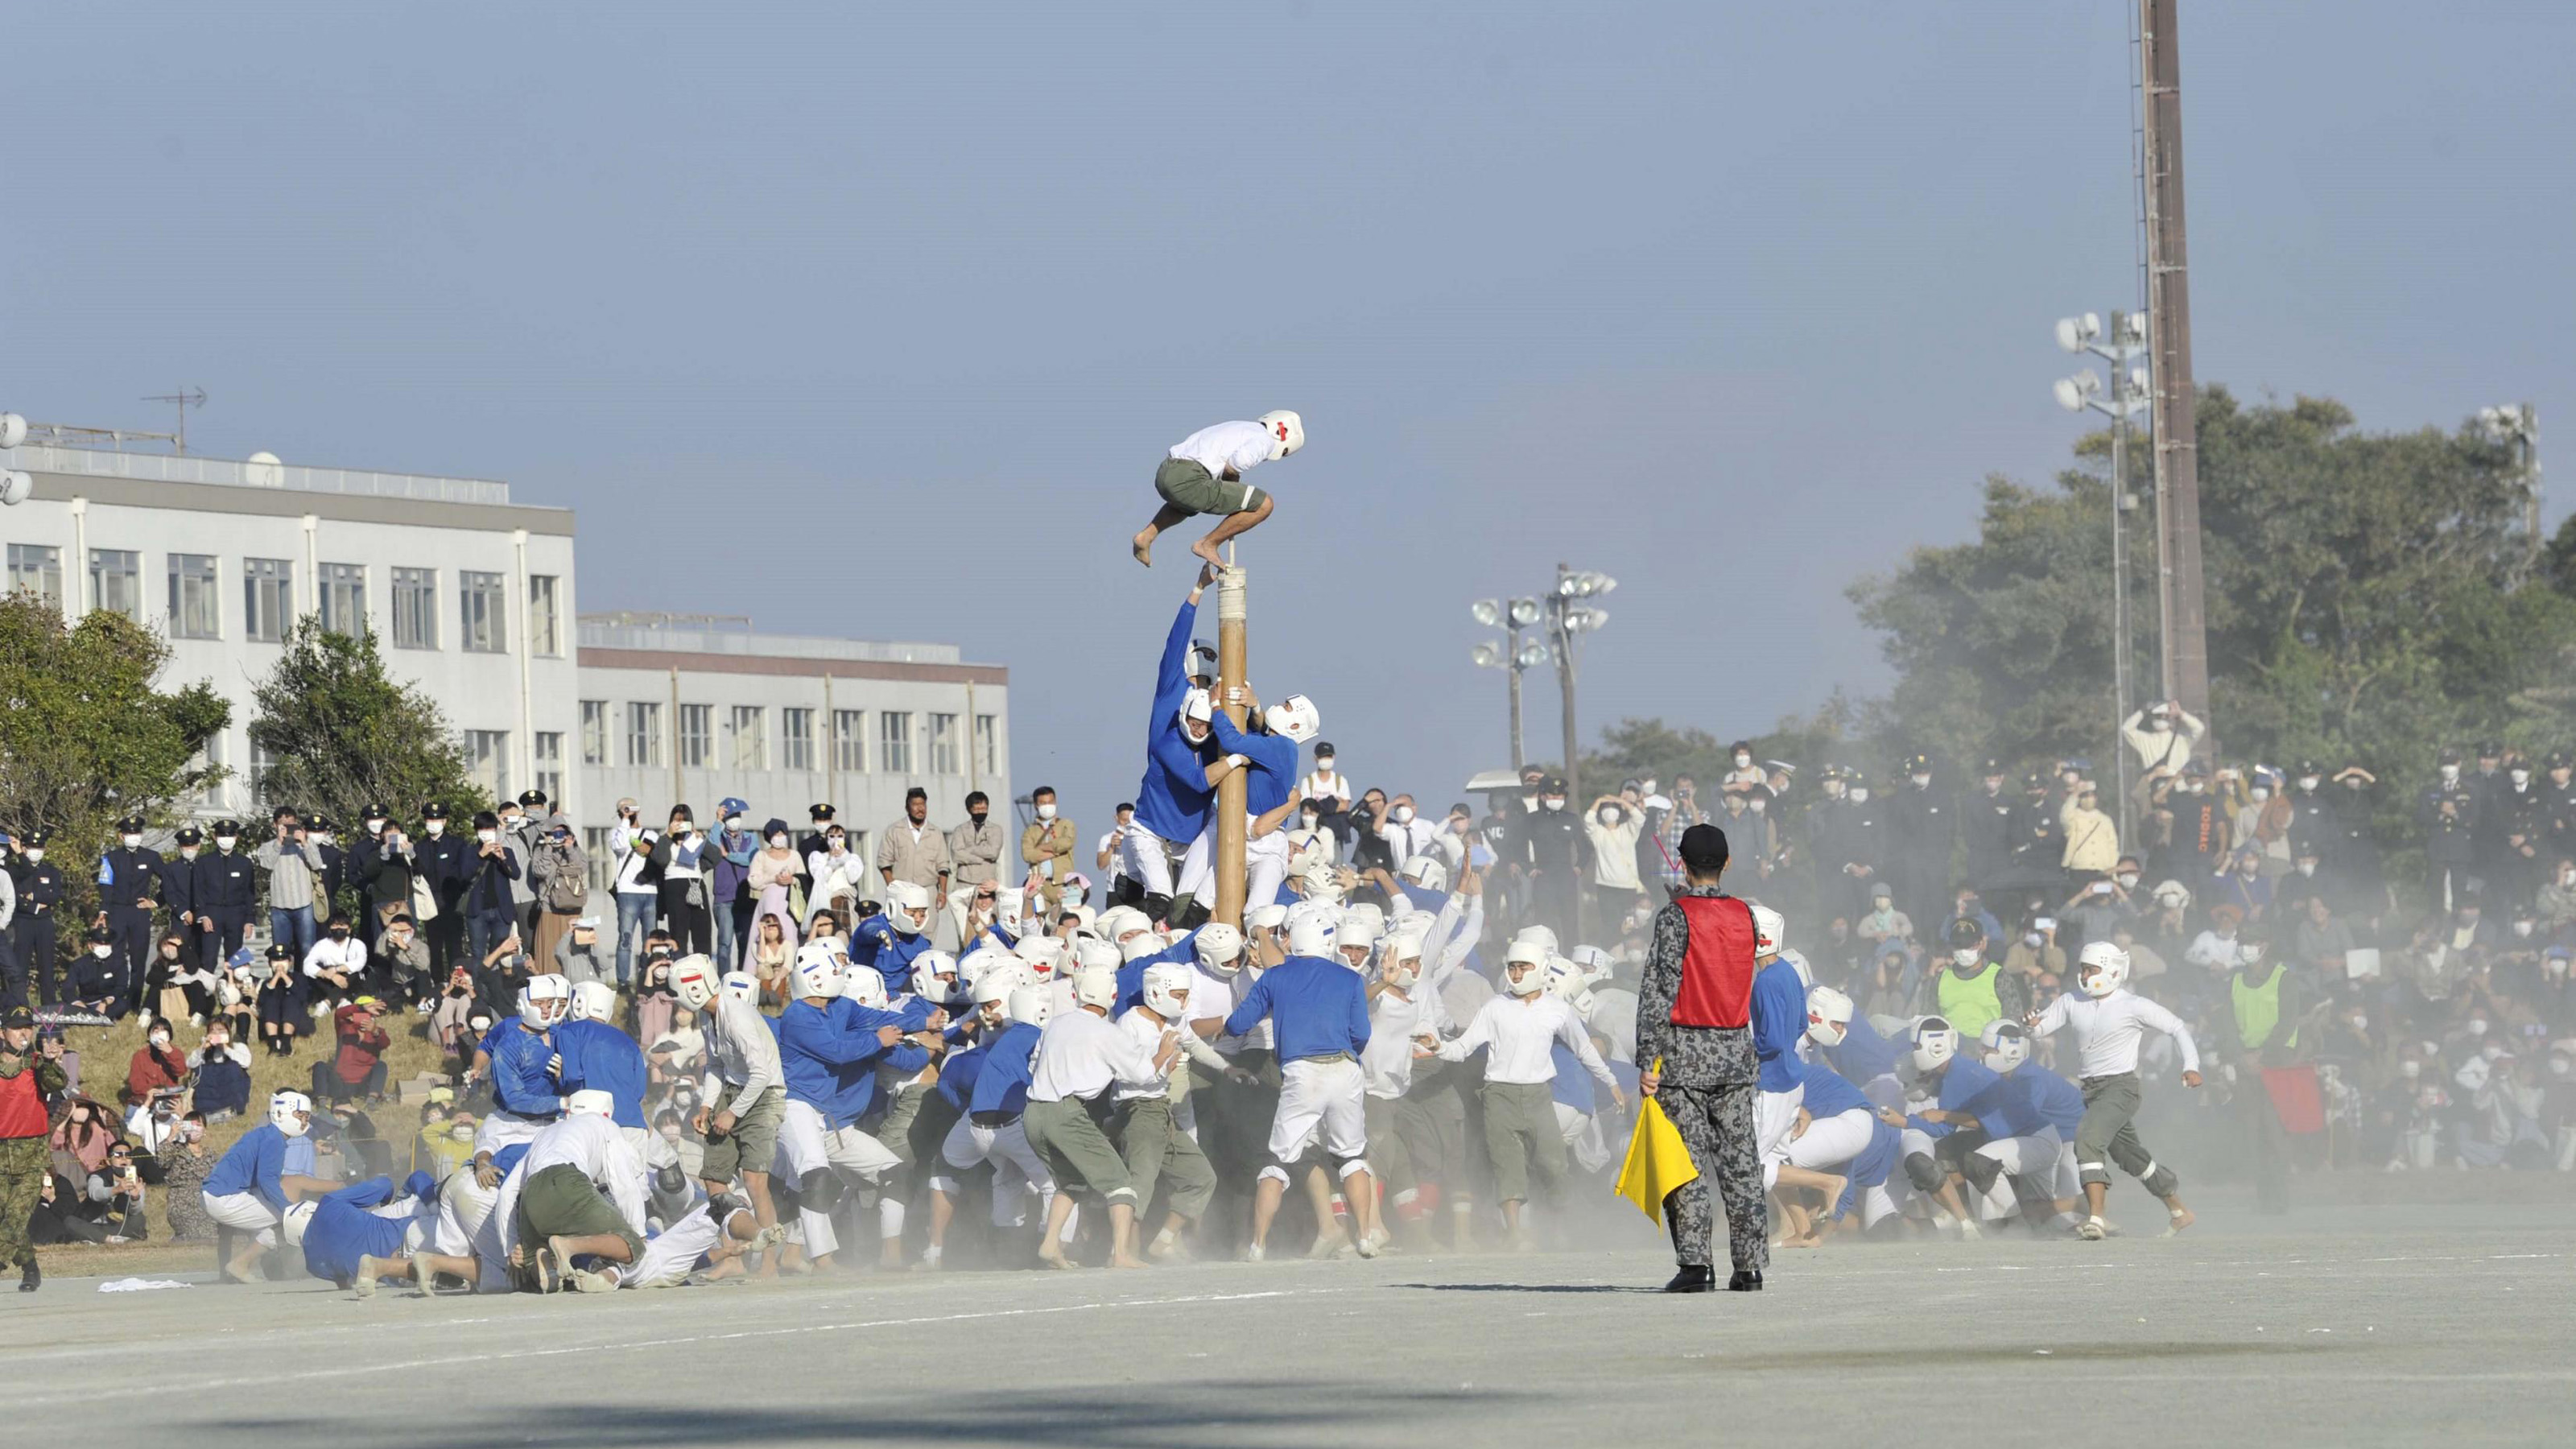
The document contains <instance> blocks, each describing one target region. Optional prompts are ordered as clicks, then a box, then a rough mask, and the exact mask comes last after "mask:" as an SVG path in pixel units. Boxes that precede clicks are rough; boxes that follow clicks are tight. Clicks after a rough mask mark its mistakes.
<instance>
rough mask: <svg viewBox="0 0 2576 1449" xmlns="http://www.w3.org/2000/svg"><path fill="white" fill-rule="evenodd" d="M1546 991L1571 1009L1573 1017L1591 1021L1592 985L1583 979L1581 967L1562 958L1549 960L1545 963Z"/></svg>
mask: <svg viewBox="0 0 2576 1449" xmlns="http://www.w3.org/2000/svg"><path fill="white" fill-rule="evenodd" d="M1547 989H1548V990H1549V991H1551V992H1554V993H1555V994H1556V995H1557V996H1559V997H1561V998H1563V1000H1564V1002H1565V1004H1566V1005H1568V1006H1571V1007H1573V1008H1574V1013H1575V1015H1577V1016H1580V1017H1582V1018H1583V1019H1584V1020H1586V1021H1589V1020H1591V1019H1592V1007H1593V1000H1592V983H1591V982H1590V981H1588V980H1586V979H1585V978H1584V975H1583V968H1582V967H1580V966H1577V965H1575V964H1574V963H1573V962H1571V961H1568V960H1567V959H1565V958H1564V957H1562V956H1558V957H1554V958H1552V959H1550V960H1549V962H1548V963H1547Z"/></svg>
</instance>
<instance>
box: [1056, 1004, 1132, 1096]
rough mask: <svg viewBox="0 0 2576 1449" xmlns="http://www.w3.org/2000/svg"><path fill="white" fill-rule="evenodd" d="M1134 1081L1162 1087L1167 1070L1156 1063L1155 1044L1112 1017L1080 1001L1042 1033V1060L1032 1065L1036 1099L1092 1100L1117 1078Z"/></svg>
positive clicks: (1118, 1081) (1115, 1081)
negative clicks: (1083, 1006) (1146, 1042)
mask: <svg viewBox="0 0 2576 1449" xmlns="http://www.w3.org/2000/svg"><path fill="white" fill-rule="evenodd" d="M1162 1039H1163V1038H1162V1033H1160V1032H1156V1033H1155V1034H1154V1041H1155V1043H1156V1045H1157V1046H1159V1045H1160V1044H1161V1042H1162ZM1129 1083H1132V1084H1134V1085H1137V1086H1143V1087H1153V1088H1158V1089H1159V1088H1160V1087H1161V1086H1162V1085H1163V1074H1162V1073H1161V1072H1160V1071H1158V1070H1156V1069H1155V1066H1154V1048H1153V1047H1147V1046H1144V1045H1142V1044H1140V1043H1139V1042H1138V1041H1137V1040H1136V1038H1135V1037H1134V1036H1133V1035H1131V1034H1130V1033H1128V1032H1127V1031H1125V1030H1124V1029H1122V1028H1121V1027H1119V1026H1118V1024H1117V1023H1115V1022H1113V1021H1111V1020H1110V1019H1109V1018H1107V1017H1105V1016H1094V1015H1092V1014H1091V1013H1090V1012H1088V1011H1084V1010H1082V1009H1080V1008H1079V1007H1077V1008H1075V1009H1074V1010H1072V1011H1069V1012H1066V1013H1064V1014H1063V1015H1060V1016H1057V1017H1054V1018H1052V1019H1050V1020H1049V1021H1048V1022H1047V1024H1046V1029H1045V1030H1044V1031H1041V1032H1039V1033H1038V1056H1037V1064H1036V1065H1035V1066H1033V1067H1032V1068H1030V1070H1029V1100H1030V1101H1032V1102H1061V1101H1063V1100H1065V1099H1066V1098H1068V1097H1081V1098H1084V1099H1086V1100H1088V1099H1090V1098H1092V1097H1097V1096H1099V1095H1100V1094H1101V1093H1102V1092H1105V1091H1107V1090H1109V1088H1110V1086H1111V1085H1112V1084H1129Z"/></svg>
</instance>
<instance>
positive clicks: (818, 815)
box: [805, 805, 832, 820]
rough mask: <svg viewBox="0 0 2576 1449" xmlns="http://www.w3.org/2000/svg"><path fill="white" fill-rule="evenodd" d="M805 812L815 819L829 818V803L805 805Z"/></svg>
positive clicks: (830, 808) (830, 814) (830, 813)
mask: <svg viewBox="0 0 2576 1449" xmlns="http://www.w3.org/2000/svg"><path fill="white" fill-rule="evenodd" d="M805 813H806V814H807V815H809V816H811V817H813V818H814V819H816V820H829V819H831V818H832V807H831V806H829V805H808V806H806V807H805Z"/></svg>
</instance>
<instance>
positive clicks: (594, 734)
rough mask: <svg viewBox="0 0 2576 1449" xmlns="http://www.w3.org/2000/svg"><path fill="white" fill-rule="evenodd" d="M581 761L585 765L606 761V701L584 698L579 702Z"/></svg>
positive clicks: (603, 763) (601, 763)
mask: <svg viewBox="0 0 2576 1449" xmlns="http://www.w3.org/2000/svg"><path fill="white" fill-rule="evenodd" d="M581 762H582V763H583V764H585V765H605V764H607V763H608V701H607V700H604V699H585V700H583V701H582V702H581Z"/></svg>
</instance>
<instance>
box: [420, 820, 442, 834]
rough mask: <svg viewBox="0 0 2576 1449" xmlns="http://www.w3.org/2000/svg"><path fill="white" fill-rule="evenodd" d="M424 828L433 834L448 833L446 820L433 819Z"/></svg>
mask: <svg viewBox="0 0 2576 1449" xmlns="http://www.w3.org/2000/svg"><path fill="white" fill-rule="evenodd" d="M422 828H423V829H426V830H427V831H428V832H429V833H430V834H431V835H433V836H436V835H445V834H446V833H447V822H446V821H444V820H432V821H430V822H429V823H428V824H427V825H426V826H424V827H422Z"/></svg>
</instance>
